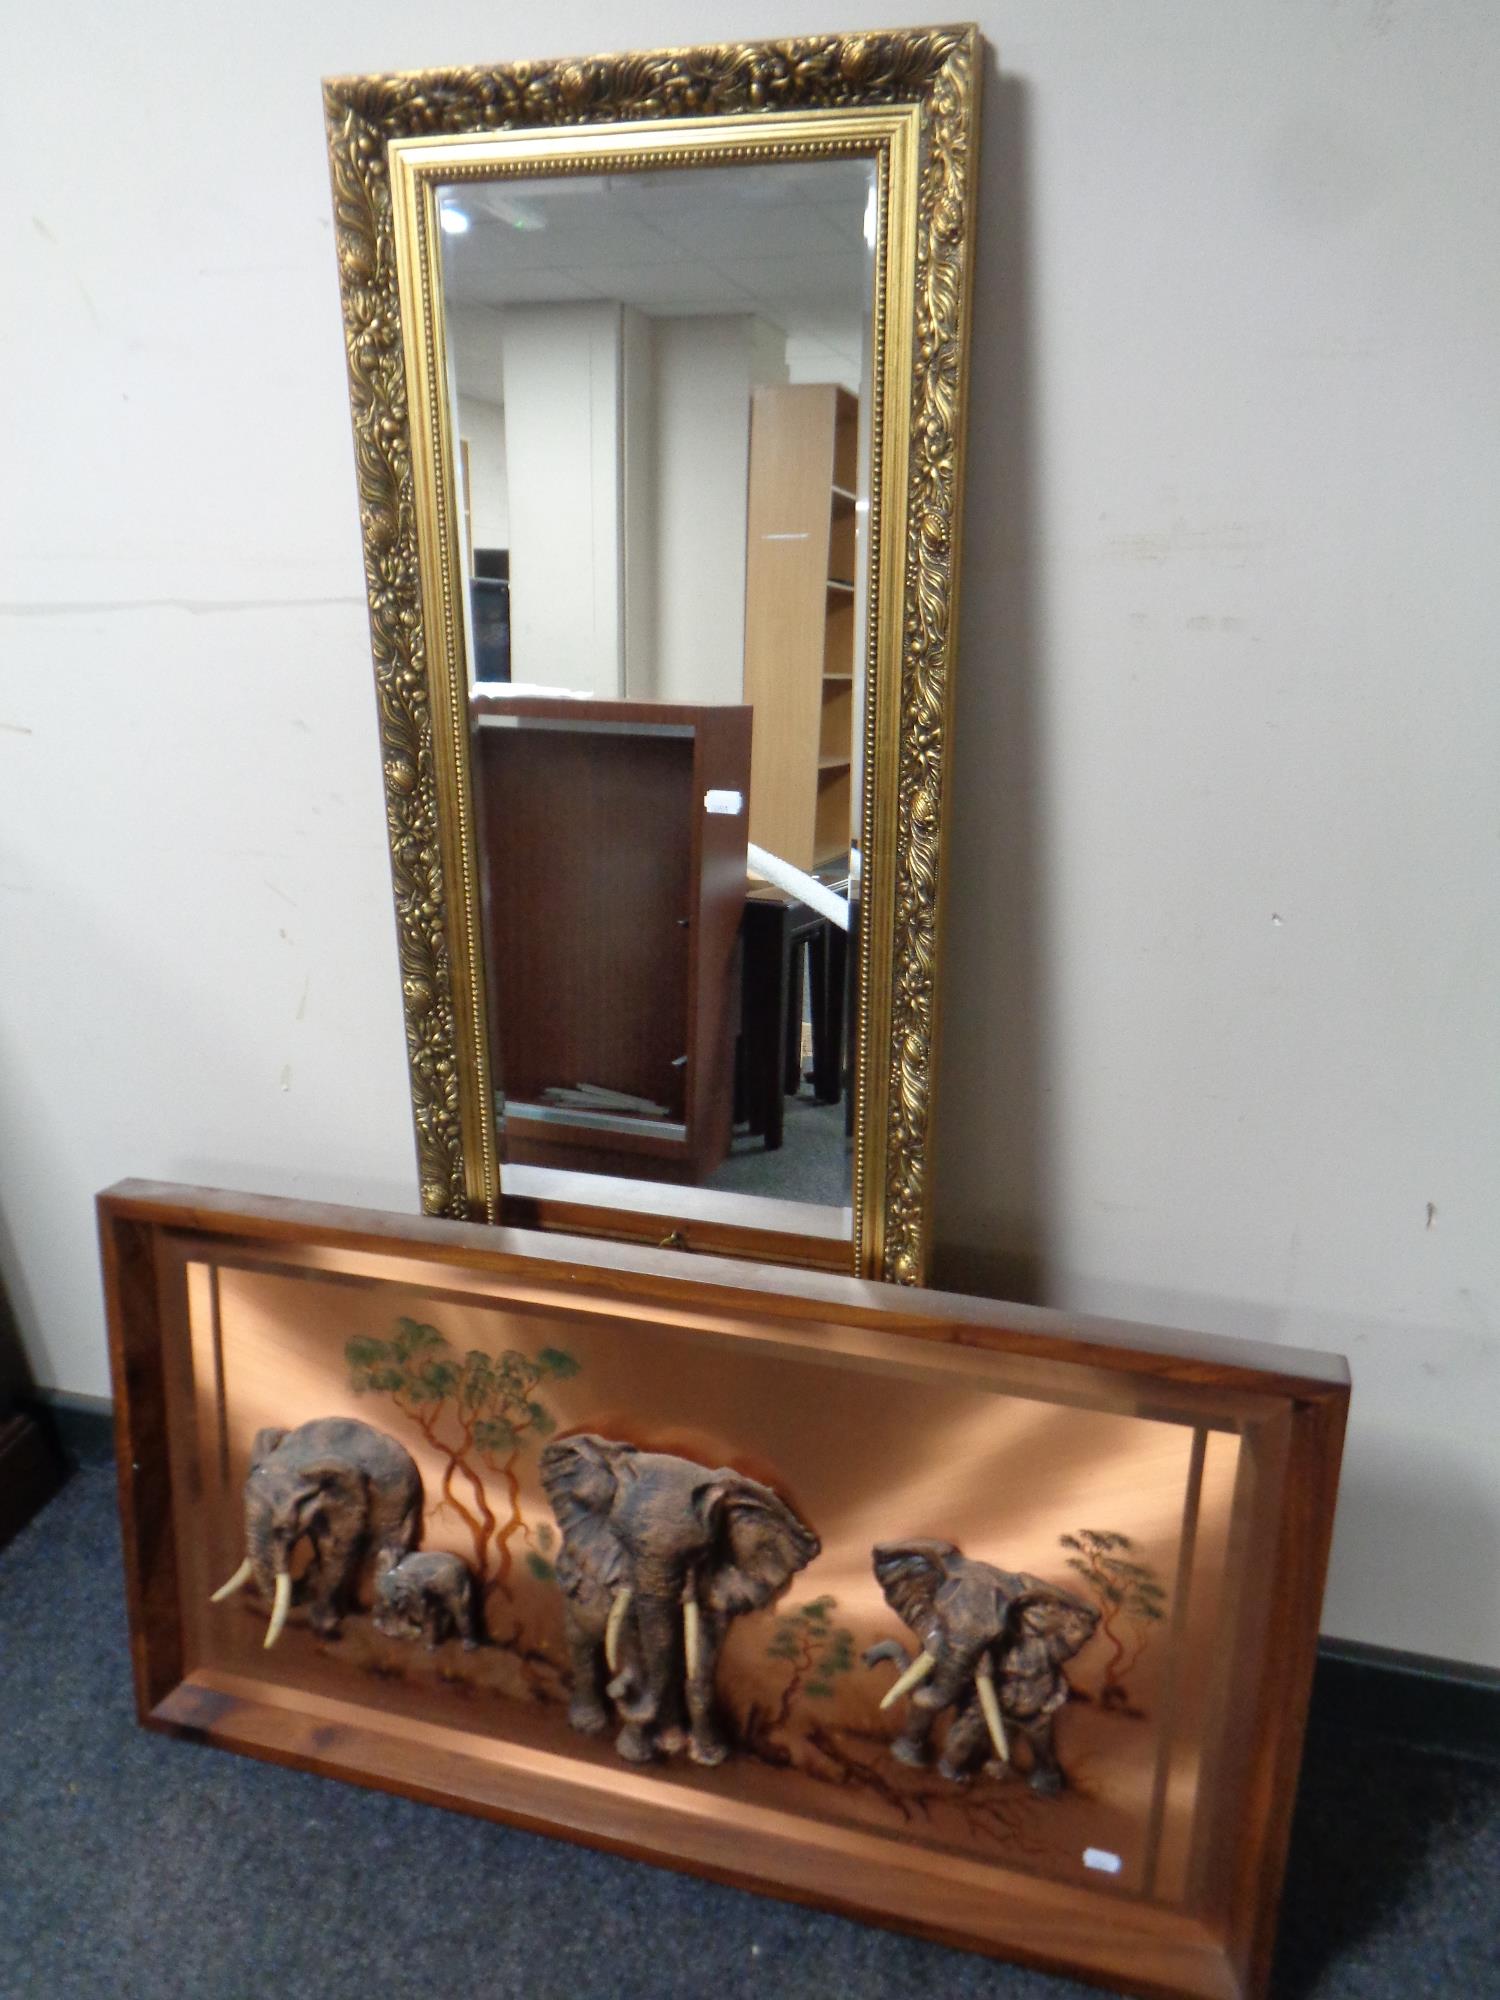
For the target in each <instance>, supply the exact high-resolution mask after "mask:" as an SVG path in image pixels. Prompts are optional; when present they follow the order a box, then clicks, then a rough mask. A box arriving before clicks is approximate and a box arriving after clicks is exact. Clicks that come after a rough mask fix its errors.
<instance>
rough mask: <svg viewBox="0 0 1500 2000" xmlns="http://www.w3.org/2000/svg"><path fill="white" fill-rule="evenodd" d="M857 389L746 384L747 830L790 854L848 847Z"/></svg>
mask: <svg viewBox="0 0 1500 2000" xmlns="http://www.w3.org/2000/svg"><path fill="white" fill-rule="evenodd" d="M858 476H859V402H858V398H857V397H855V396H853V395H851V394H850V392H849V391H848V390H847V389H844V388H842V387H840V386H839V385H838V384H837V383H833V382H804V383H798V384H793V385H790V386H778V387H772V388H761V389H757V390H756V391H755V395H754V398H753V400H752V405H751V417H750V502H749V538H748V545H747V550H746V562H745V699H746V701H748V702H749V703H750V705H751V707H752V708H753V709H754V711H755V751H754V761H753V768H752V771H751V777H750V838H751V840H753V841H754V842H755V843H756V845H757V846H758V847H764V848H767V849H769V851H770V852H771V853H772V854H777V855H780V857H781V858H782V860H784V861H790V862H791V863H792V864H793V866H794V867H797V868H803V869H806V870H808V871H809V872H811V871H812V870H814V869H816V868H818V867H820V866H823V865H825V864H827V863H830V862H836V861H847V858H848V853H849V838H850V811H851V799H852V774H853V754H854V672H855V629H856V605H855V594H856V580H857V577H858V574H859V572H858V568H857V562H856V556H857V539H856V537H857V526H858Z"/></svg>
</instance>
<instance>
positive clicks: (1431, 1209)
mask: <svg viewBox="0 0 1500 2000" xmlns="http://www.w3.org/2000/svg"><path fill="white" fill-rule="evenodd" d="M1436 1221H1437V1203H1436V1202H1435V1201H1430V1202H1428V1204H1427V1227H1428V1228H1429V1229H1431V1227H1432V1225H1433V1224H1434V1223H1435V1222H1436Z"/></svg>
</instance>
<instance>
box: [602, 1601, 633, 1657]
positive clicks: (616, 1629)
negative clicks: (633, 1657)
mask: <svg viewBox="0 0 1500 2000" xmlns="http://www.w3.org/2000/svg"><path fill="white" fill-rule="evenodd" d="M630 1598H631V1592H630V1591H628V1590H617V1591H616V1592H615V1597H614V1602H613V1603H612V1604H611V1605H610V1607H609V1623H608V1624H607V1625H606V1626H605V1628H604V1664H605V1665H606V1666H607V1667H608V1668H609V1670H610V1672H611V1673H612V1674H617V1673H618V1672H619V1671H620V1633H621V1631H622V1630H623V1629H624V1625H625V1613H626V1612H627V1611H628V1610H629V1609H630Z"/></svg>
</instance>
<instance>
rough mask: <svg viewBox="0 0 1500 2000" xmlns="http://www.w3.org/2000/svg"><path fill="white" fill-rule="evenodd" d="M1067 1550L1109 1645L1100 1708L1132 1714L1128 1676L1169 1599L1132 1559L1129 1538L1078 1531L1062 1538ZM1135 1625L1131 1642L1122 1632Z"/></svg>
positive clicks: (1148, 1568)
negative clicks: (1092, 1603)
mask: <svg viewBox="0 0 1500 2000" xmlns="http://www.w3.org/2000/svg"><path fill="white" fill-rule="evenodd" d="M1058 1541H1059V1542H1060V1543H1061V1545H1062V1547H1063V1548H1065V1549H1067V1550H1069V1551H1070V1554H1069V1556H1068V1568H1069V1569H1071V1570H1073V1571H1075V1572H1076V1573H1077V1575H1079V1576H1081V1577H1082V1578H1083V1579H1084V1581H1085V1583H1086V1584H1087V1585H1088V1587H1089V1590H1090V1591H1091V1592H1092V1594H1093V1596H1094V1598H1095V1600H1096V1602H1097V1603H1098V1606H1099V1610H1100V1613H1101V1616H1100V1620H1099V1629H1100V1631H1101V1632H1102V1633H1103V1635H1104V1637H1105V1638H1106V1639H1108V1641H1109V1644H1110V1648H1111V1651H1110V1657H1109V1661H1108V1664H1107V1665H1106V1666H1105V1669H1104V1685H1103V1687H1102V1688H1101V1689H1100V1691H1099V1701H1100V1705H1101V1706H1102V1707H1104V1708H1107V1709H1108V1708H1113V1709H1116V1710H1120V1711H1128V1709H1129V1707H1130V1696H1129V1692H1128V1690H1127V1688H1126V1685H1125V1679H1126V1676H1127V1674H1129V1673H1131V1672H1132V1671H1133V1670H1134V1668H1135V1667H1136V1665H1137V1664H1138V1663H1139V1661H1140V1658H1141V1655H1142V1654H1143V1653H1144V1652H1145V1650H1146V1647H1147V1646H1148V1644H1149V1643H1150V1640H1151V1627H1152V1626H1153V1625H1159V1624H1160V1623H1161V1621H1162V1620H1163V1619H1164V1618H1165V1617H1166V1615H1167V1611H1166V1606H1167V1594H1166V1591H1165V1590H1164V1589H1163V1588H1162V1586H1161V1584H1160V1583H1159V1582H1158V1580H1157V1575H1156V1572H1155V1570H1154V1569H1152V1568H1151V1566H1150V1564H1149V1563H1143V1562H1137V1561H1135V1560H1134V1549H1135V1544H1134V1542H1132V1541H1131V1539H1130V1537H1129V1536H1128V1535H1121V1534H1115V1533H1110V1532H1107V1531H1105V1530H1103V1529H1098V1528H1080V1529H1079V1530H1078V1532H1077V1534H1076V1535H1059V1536H1058ZM1129 1626H1133V1627H1134V1630H1133V1631H1132V1632H1130V1633H1129V1636H1128V1637H1127V1635H1126V1631H1125V1629H1124V1628H1126V1627H1129Z"/></svg>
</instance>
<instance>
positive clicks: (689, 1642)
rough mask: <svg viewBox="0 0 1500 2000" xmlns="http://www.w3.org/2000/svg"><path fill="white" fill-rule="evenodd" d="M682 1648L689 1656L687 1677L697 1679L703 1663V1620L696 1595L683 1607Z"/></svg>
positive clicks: (692, 1679) (691, 1679) (687, 1656)
mask: <svg viewBox="0 0 1500 2000" xmlns="http://www.w3.org/2000/svg"><path fill="white" fill-rule="evenodd" d="M682 1649H683V1652H684V1654H685V1655H686V1658H687V1677H688V1679H689V1680H690V1681H695V1680H697V1678H698V1669H699V1667H701V1666H702V1664H703V1622H702V1616H701V1614H700V1612H699V1610H698V1600H697V1598H696V1597H690V1598H689V1599H688V1600H687V1602H686V1603H685V1604H684V1605H683V1607H682Z"/></svg>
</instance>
